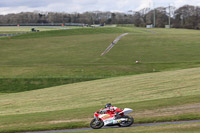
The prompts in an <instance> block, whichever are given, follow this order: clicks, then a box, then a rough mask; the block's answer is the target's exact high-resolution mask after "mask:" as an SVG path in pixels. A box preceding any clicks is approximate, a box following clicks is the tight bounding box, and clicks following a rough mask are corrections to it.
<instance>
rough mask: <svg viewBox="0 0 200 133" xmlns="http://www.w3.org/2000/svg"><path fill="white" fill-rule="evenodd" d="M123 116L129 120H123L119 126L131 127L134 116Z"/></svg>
mask: <svg viewBox="0 0 200 133" xmlns="http://www.w3.org/2000/svg"><path fill="white" fill-rule="evenodd" d="M123 118H127V121H122V122H121V123H120V124H119V126H120V127H129V126H131V125H132V124H133V123H134V119H133V117H130V116H123Z"/></svg>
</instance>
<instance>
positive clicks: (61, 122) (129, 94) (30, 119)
mask: <svg viewBox="0 0 200 133" xmlns="http://www.w3.org/2000/svg"><path fill="white" fill-rule="evenodd" d="M199 79H200V68H193V69H185V70H177V71H171V72H159V73H151V74H141V75H135V76H125V77H115V78H110V79H101V80H97V81H88V82H83V83H75V84H70V85H63V86H58V87H52V88H46V89H41V90H34V91H28V92H21V93H15V94H6V95H1V97H0V106H1V109H0V112H1V114H0V119H1V120H2V121H0V125H1V129H0V131H1V132H5V131H23V130H28V129H30V130H42V129H57V128H74V127H82V126H83V127H85V126H86V127H87V126H88V123H89V121H90V120H91V119H92V116H93V113H94V112H95V111H96V110H97V109H99V108H100V107H103V106H104V104H105V103H107V102H111V103H113V104H114V105H116V106H118V107H120V108H124V107H130V108H133V109H134V113H133V114H132V115H133V116H134V118H135V122H137V123H144V122H156V121H171V120H190V119H200V113H199V111H200V104H199V101H200V99H199V96H200V90H199V85H200V82H199ZM77 92H78V93H77ZM71 122H74V125H70V124H72V123H71ZM27 123H29V124H28V125H27ZM77 123H78V124H77ZM76 124H77V125H76Z"/></svg>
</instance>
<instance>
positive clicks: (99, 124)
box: [90, 119, 104, 129]
mask: <svg viewBox="0 0 200 133" xmlns="http://www.w3.org/2000/svg"><path fill="white" fill-rule="evenodd" d="M103 126H104V123H103V121H101V120H100V121H98V120H96V119H93V120H92V121H91V122H90V127H91V128H93V129H100V128H102V127H103Z"/></svg>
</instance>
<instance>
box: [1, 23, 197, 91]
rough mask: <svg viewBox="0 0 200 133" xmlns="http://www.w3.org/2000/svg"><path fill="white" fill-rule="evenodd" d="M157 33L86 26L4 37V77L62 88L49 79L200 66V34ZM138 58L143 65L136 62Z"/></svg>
mask: <svg viewBox="0 0 200 133" xmlns="http://www.w3.org/2000/svg"><path fill="white" fill-rule="evenodd" d="M153 30H155V31H156V32H157V33H156V34H152V33H151V32H147V31H144V29H140V28H130V27H114V28H81V29H71V30H53V31H43V32H39V33H30V34H25V35H19V36H14V37H12V39H7V38H2V39H0V47H1V49H0V78H1V79H2V80H4V79H10V80H11V81H13V80H15V79H16V78H22V79H23V81H24V82H21V83H22V84H27V82H26V81H30V80H31V79H33V81H35V80H36V79H38V80H37V81H38V82H40V79H41V78H43V79H45V78H46V79H47V80H46V82H47V84H48V83H49V84H53V85H54V84H55V85H58V84H62V83H63V82H62V83H61V82H57V81H59V80H55V83H54V82H53V83H52V81H51V80H48V79H49V78H53V79H55V78H58V79H61V80H64V83H67V81H66V80H65V79H71V80H73V81H85V80H88V79H99V78H108V77H115V76H122V75H132V74H141V73H150V72H160V71H168V70H177V69H184V68H192V67H199V66H200V62H199V56H200V50H199V49H200V45H199V41H200V38H199V35H200V32H199V31H195V30H178V29H153ZM125 32H129V33H130V34H129V35H128V36H126V37H123V38H122V39H121V40H120V41H119V43H118V44H117V45H116V46H115V47H114V48H113V49H112V50H111V51H110V52H109V53H108V54H107V55H106V56H104V57H101V56H100V55H101V53H102V52H103V51H104V50H105V49H106V48H107V47H108V45H109V44H110V43H111V42H112V41H113V40H114V39H115V38H116V37H117V36H118V35H120V34H122V33H125ZM136 60H139V61H140V62H141V63H140V64H136V63H135V61H136ZM13 78H14V79H13ZM27 78H28V79H27ZM24 79H26V80H24ZM77 79H81V80H77ZM12 83H13V86H16V87H18V86H19V87H18V88H20V87H21V86H20V84H21V83H17V82H12ZM38 84H42V82H41V83H38ZM46 87H49V86H48V85H47V86H46ZM30 88H31V89H38V88H41V87H37V85H34V84H33V87H31V86H30V85H29V88H27V89H28V90H31V89H30ZM2 89H3V90H8V91H7V92H11V91H10V90H11V89H12V88H10V87H6V86H4V88H2ZM12 90H13V89H12ZM17 90H19V91H20V89H17ZM23 90H24V89H23ZM23 90H22V91H23ZM1 92H3V91H1ZM14 92H16V91H14Z"/></svg>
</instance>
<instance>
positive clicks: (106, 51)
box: [101, 33, 128, 56]
mask: <svg viewBox="0 0 200 133" xmlns="http://www.w3.org/2000/svg"><path fill="white" fill-rule="evenodd" d="M126 35H128V33H124V34H122V35H120V36H118V37H117V38H116V39H115V40H114V41H113V42H112V43H111V44H110V45H109V46H108V47H107V48H106V50H105V51H104V52H103V53H102V54H101V56H104V55H105V54H107V53H108V52H109V51H110V50H111V49H112V48H113V47H114V46H115V44H117V42H118V41H119V40H120V39H121V38H122V37H124V36H126Z"/></svg>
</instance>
